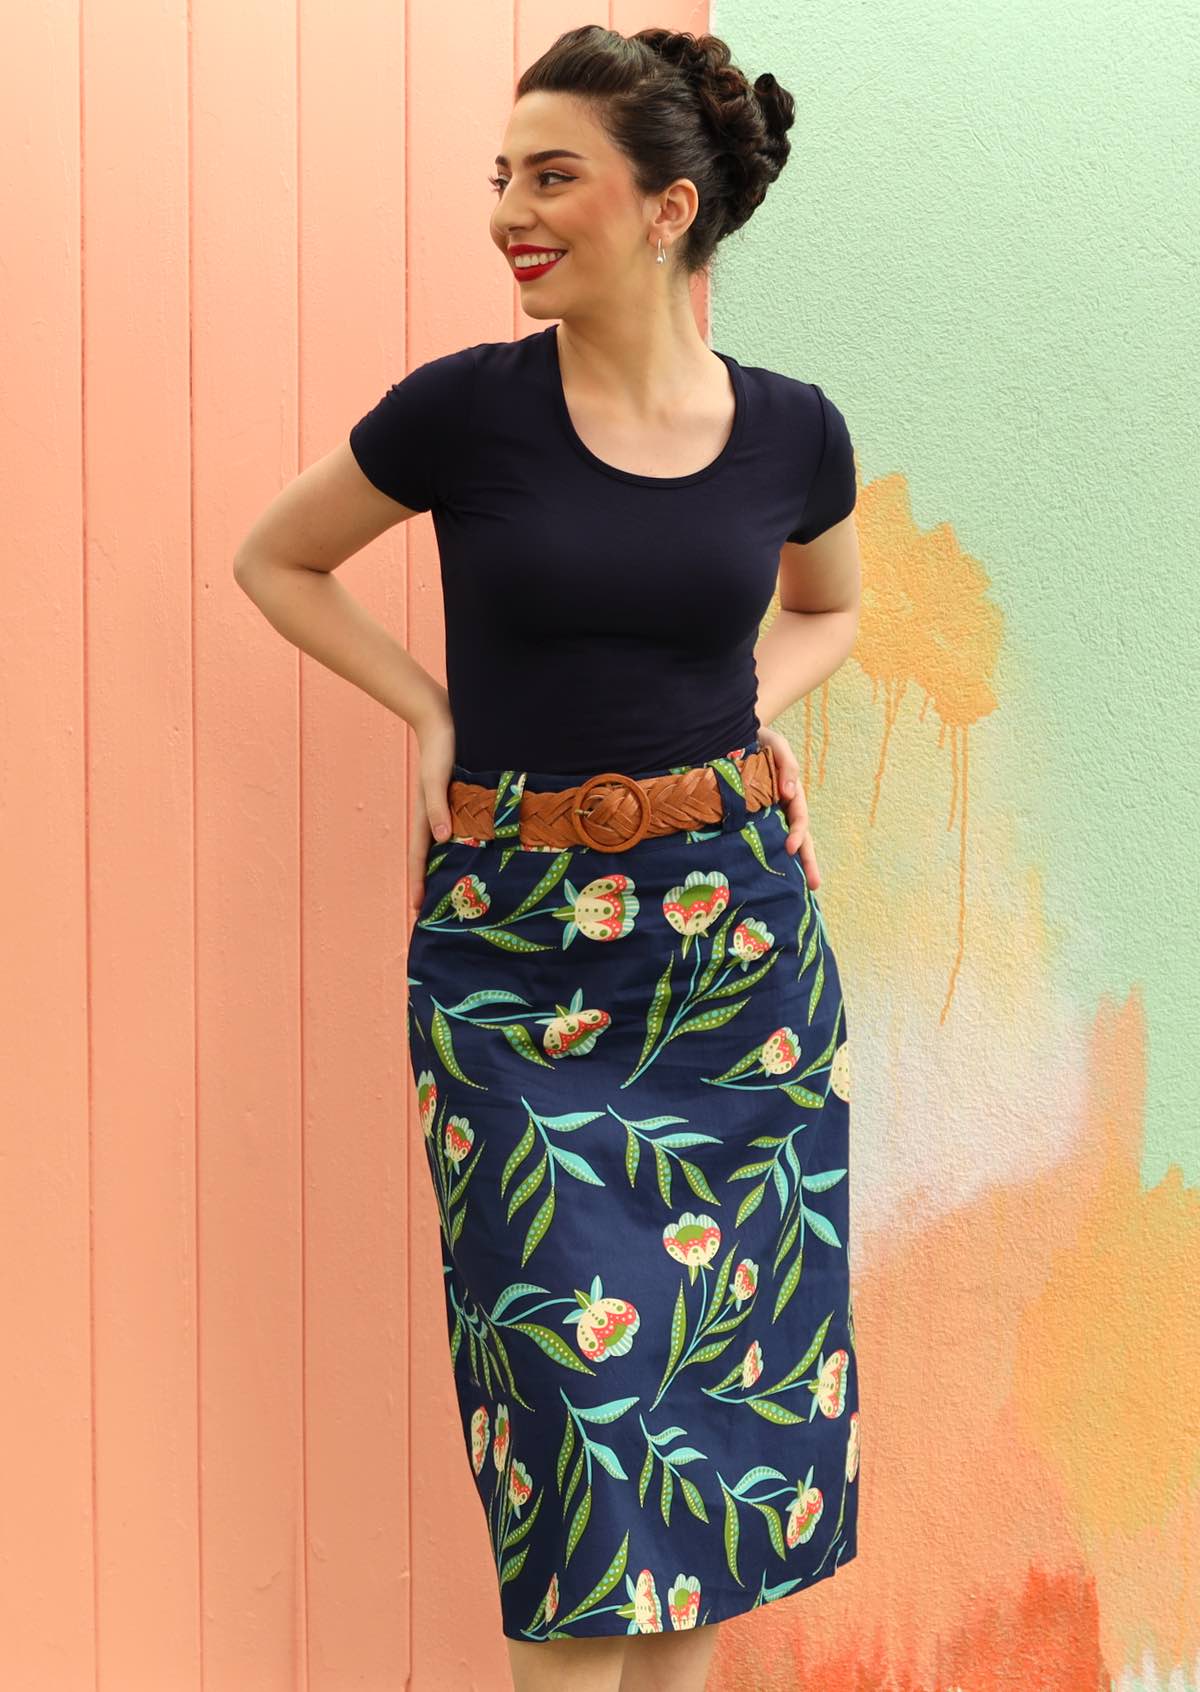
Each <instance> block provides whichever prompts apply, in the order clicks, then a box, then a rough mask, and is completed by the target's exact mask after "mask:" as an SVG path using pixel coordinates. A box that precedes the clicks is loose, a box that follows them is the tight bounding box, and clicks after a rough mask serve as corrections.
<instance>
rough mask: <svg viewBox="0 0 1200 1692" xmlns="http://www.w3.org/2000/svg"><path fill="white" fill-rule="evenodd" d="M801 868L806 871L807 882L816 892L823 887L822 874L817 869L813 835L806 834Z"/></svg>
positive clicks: (802, 847)
mask: <svg viewBox="0 0 1200 1692" xmlns="http://www.w3.org/2000/svg"><path fill="white" fill-rule="evenodd" d="M800 867H801V868H802V869H803V871H804V879H805V881H807V882H808V885H809V886H810V887H811V888H812V889H813V891H814V892H815V891H816V889H817V888H818V887H819V886H820V885H821V872H820V870H819V869H818V868H817V854H816V851H815V849H814V847H813V841H812V835H811V834H806V835H805V836H804V839H803V841H802V842H801V844H800Z"/></svg>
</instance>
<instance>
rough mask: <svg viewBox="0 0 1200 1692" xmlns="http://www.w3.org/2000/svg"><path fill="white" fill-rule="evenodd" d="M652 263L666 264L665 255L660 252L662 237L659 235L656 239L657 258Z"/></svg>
mask: <svg viewBox="0 0 1200 1692" xmlns="http://www.w3.org/2000/svg"><path fill="white" fill-rule="evenodd" d="M654 262H655V264H666V262H667V255H666V254H665V253H664V252H663V250H662V236H661V235H660V236H659V238H658V257H657V258H656V259H655V261H654Z"/></svg>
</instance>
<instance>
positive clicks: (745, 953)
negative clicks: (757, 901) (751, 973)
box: [729, 917, 775, 964]
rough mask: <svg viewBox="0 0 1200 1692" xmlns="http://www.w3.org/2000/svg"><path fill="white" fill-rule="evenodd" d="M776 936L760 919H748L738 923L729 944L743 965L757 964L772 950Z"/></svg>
mask: <svg viewBox="0 0 1200 1692" xmlns="http://www.w3.org/2000/svg"><path fill="white" fill-rule="evenodd" d="M774 944H775V936H774V935H773V934H772V933H771V930H770V929H769V928H768V927H767V925H766V923H765V922H763V921H762V920H761V919H760V918H759V917H746V918H744V919H743V920H742V921H741V922H739V923H738V925H737V927H736V928H735V929H734V931H733V937H732V939H731V940H730V942H729V950H730V951H731V952H732V953H733V955H734V957H735V958H737V959H739V960H740V962H742V963H743V964H752V963H757V962H758V960H759V958H761V957H762V956H764V954H765V953H767V952H769V951H770V950H771V947H772V946H773V945H774Z"/></svg>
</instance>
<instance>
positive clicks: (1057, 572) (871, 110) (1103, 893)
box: [710, 0, 1200, 1185]
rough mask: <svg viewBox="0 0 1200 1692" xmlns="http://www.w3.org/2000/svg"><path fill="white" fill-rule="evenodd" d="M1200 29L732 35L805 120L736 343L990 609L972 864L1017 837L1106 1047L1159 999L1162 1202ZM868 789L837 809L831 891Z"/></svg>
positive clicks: (716, 332)
mask: <svg viewBox="0 0 1200 1692" xmlns="http://www.w3.org/2000/svg"><path fill="white" fill-rule="evenodd" d="M1198 16H1200V14H1197V12H1196V11H1195V9H1194V8H1191V9H1189V8H1185V7H1182V6H1179V5H1172V4H1161V3H1160V4H1158V5H1156V6H1153V7H1151V8H1150V9H1147V8H1145V7H1144V6H1141V7H1135V6H1134V5H1133V3H1132V0H1124V3H1122V4H1118V5H1117V6H1116V7H1110V8H1104V9H1098V8H1096V7H1094V6H1091V5H1084V4H1081V3H1080V0H1065V3H1060V4H1058V5H1057V6H1056V7H1055V8H1053V10H1052V12H1051V13H1049V14H1047V12H1046V11H1045V10H1044V9H1043V8H1041V7H1035V6H1033V5H1020V4H1016V5H1011V4H1010V5H1005V6H1004V7H1000V6H992V7H984V8H982V9H981V8H980V7H979V6H978V4H977V3H976V4H967V3H965V0H950V3H949V4H946V5H943V6H939V7H938V8H936V9H934V10H930V9H929V8H928V7H925V6H919V5H905V4H897V5H892V6H889V7H887V8H879V7H863V6H847V7H836V8H834V7H829V8H821V9H819V10H818V9H815V8H813V9H807V10H805V9H801V10H797V9H796V8H794V7H793V6H791V5H788V4H785V3H782V0H724V3H723V4H718V5H717V6H716V7H715V8H714V12H713V16H712V21H711V26H710V27H711V28H712V29H713V30H714V32H715V33H717V34H719V35H722V36H724V37H725V39H727V40H728V41H729V42H730V45H731V47H732V49H733V56H734V60H735V62H736V63H738V64H739V65H741V67H742V68H743V69H744V70H745V71H746V73H747V75H748V76H750V78H751V79H753V78H754V76H756V75H757V74H758V73H759V72H760V71H761V70H763V69H767V68H769V69H770V70H772V71H773V72H774V73H775V75H776V76H777V77H778V78H779V80H780V81H781V82H782V83H783V84H784V86H785V87H787V88H789V89H790V90H791V92H792V93H793V94H794V96H795V98H796V103H797V117H796V123H795V126H794V128H793V129H792V131H791V133H790V139H791V141H792V144H793V151H792V156H791V158H790V160H789V162H788V164H787V166H786V168H785V170H784V172H783V175H782V176H781V177H780V179H779V181H778V183H777V184H776V185H775V186H774V187H773V188H772V189H771V190H770V192H769V194H768V196H767V199H766V201H765V202H764V204H763V205H762V206H761V207H760V208H759V209H758V211H757V212H756V213H755V214H754V216H753V217H752V218H751V220H750V222H749V223H748V224H747V225H746V227H745V229H744V230H743V231H742V232H741V233H740V234H739V235H736V236H734V237H732V238H731V239H729V240H727V241H726V242H725V243H724V244H723V246H722V247H721V249H720V250H719V254H718V260H717V264H716V266H715V268H714V274H713V311H712V319H713V343H714V345H716V346H718V347H721V348H723V349H728V350H730V351H733V352H735V353H736V354H737V356H739V357H740V358H742V360H743V361H744V362H749V363H759V364H765V365H769V366H771V367H773V368H776V369H781V370H785V371H788V372H789V373H791V374H794V375H797V376H801V377H804V378H806V379H809V380H815V381H818V382H820V384H821V385H822V387H823V388H825V390H826V392H827V393H829V394H830V396H831V397H832V398H834V399H835V400H836V401H837V403H838V404H839V405H840V406H841V408H842V410H843V411H844V413H845V415H846V417H847V420H848V421H849V423H850V426H851V429H852V432H853V434H854V437H855V444H856V452H857V456H858V463H859V476H860V484H866V483H869V482H870V481H871V480H872V479H873V478H876V477H882V476H885V475H889V474H894V473H899V474H900V475H901V476H903V478H905V480H906V482H907V487H908V492H909V497H910V499H911V504H912V515H913V519H914V521H915V523H916V525H917V526H918V527H919V528H921V529H928V528H931V527H932V526H933V525H935V524H938V523H941V522H949V523H950V524H951V525H952V526H953V529H954V532H955V534H956V536H957V538H958V541H959V544H960V545H961V547H962V548H963V549H964V550H965V551H966V552H967V553H969V554H970V555H972V556H973V557H974V558H975V559H977V560H978V561H979V563H980V564H981V565H982V568H983V570H984V572H985V573H986V575H987V577H988V578H989V579H990V589H989V594H990V598H991V599H992V600H994V601H995V602H996V603H997V604H998V605H999V607H1000V609H1001V612H1002V616H1003V624H1004V635H1003V644H1002V648H1001V654H1000V659H999V663H998V666H997V670H996V673H995V675H994V677H993V685H994V686H995V689H996V693H997V705H996V710H995V713H994V715H993V716H992V717H991V718H990V719H989V720H988V721H987V724H986V727H987V734H986V737H982V738H976V739H975V741H974V743H973V748H972V750H973V754H974V762H973V766H972V784H973V791H972V799H973V804H974V811H973V822H972V835H973V839H974V841H975V843H976V847H977V848H978V847H981V846H982V847H983V848H984V850H986V843H987V841H988V838H989V836H990V835H991V834H992V833H993V831H996V830H1000V831H1008V830H1009V829H1010V828H1011V829H1013V830H1015V847H1014V850H1015V857H1014V863H1015V864H1016V865H1021V864H1026V863H1027V864H1029V865H1032V866H1036V868H1037V869H1038V870H1039V871H1040V873H1041V875H1042V877H1043V878H1044V900H1045V913H1046V917H1047V919H1048V921H1049V923H1050V924H1051V928H1052V931H1053V934H1054V943H1053V948H1052V956H1051V960H1050V961H1051V964H1052V969H1053V982H1052V985H1053V988H1054V989H1055V990H1056V992H1057V993H1058V994H1059V995H1061V998H1062V999H1063V1000H1064V1001H1066V1002H1068V1003H1071V1004H1074V1005H1075V1006H1076V1007H1077V1009H1078V1011H1079V1013H1080V1016H1081V1017H1083V1018H1089V1019H1090V1017H1091V1015H1092V1013H1093V1011H1094V1009H1095V1006H1096V1005H1097V1003H1098V1001H1099V1000H1100V999H1101V998H1102V997H1103V996H1104V995H1106V994H1108V995H1115V996H1117V997H1118V998H1123V997H1124V996H1125V994H1126V993H1127V992H1128V991H1129V990H1130V989H1131V988H1134V987H1140V989H1141V991H1142V993H1143V994H1144V1000H1145V1011H1146V1016H1147V1022H1148V1070H1147V1077H1146V1086H1147V1095H1146V1102H1145V1142H1144V1152H1143V1157H1142V1178H1143V1181H1144V1182H1145V1184H1147V1185H1150V1184H1152V1183H1154V1182H1156V1181H1157V1180H1158V1179H1160V1178H1161V1176H1162V1174H1163V1172H1164V1170H1165V1169H1166V1168H1167V1167H1168V1166H1169V1165H1171V1164H1178V1165H1180V1166H1182V1169H1183V1170H1184V1172H1185V1177H1186V1179H1187V1180H1188V1181H1189V1182H1191V1183H1195V1182H1196V1180H1197V1178H1198V1177H1200V1132H1198V1128H1197V1116H1198V1110H1197V1090H1198V1089H1197V1051H1198V1049H1200V969H1198V968H1197V963H1196V954H1197V939H1198V936H1200V773H1198V766H1200V756H1198V752H1200V730H1198V726H1197V725H1200V686H1198V684H1197V671H1198V668H1200V642H1198V640H1197V633H1198V630H1200V589H1198V586H1197V584H1198V581H1200V564H1198V561H1197V535H1198V533H1200V498H1198V493H1200V450H1198V446H1197V439H1198V436H1197V421H1196V420H1197V409H1198V408H1197V397H1196V396H1197V386H1198V383H1200V359H1198V355H1197V348H1198V346H1200V312H1198V309H1197V300H1198V289H1197V257H1198V252H1200V243H1198V240H1197V234H1198V222H1200V217H1198V214H1200V192H1198V191H1197V171H1196V161H1197V157H1198V156H1200V146H1198V142H1200V122H1198V117H1200V111H1198V107H1200V101H1198V99H1197V78H1196V72H1195V66H1196V64H1197V63H1198V62H1200V25H1198V21H1197V20H1198ZM853 663H854V661H853V659H852V660H851V662H850V665H848V666H847V667H846V668H847V670H850V669H852V668H853ZM839 689H840V691H841V693H842V695H844V696H846V698H847V700H848V699H849V698H850V697H853V695H852V692H851V683H850V681H849V678H848V677H847V676H846V675H845V674H843V675H842V676H839V677H838V678H837V679H835V682H834V697H835V698H836V697H837V696H838V690H839ZM918 706H919V700H915V699H914V700H910V704H909V711H910V713H915V711H916V709H917V708H918ZM847 709H850V707H849V705H848V703H847V704H845V705H844V707H843V712H845V710H847ZM869 709H870V708H869V707H868V712H869ZM873 721H877V719H874V720H871V719H868V721H867V722H862V721H860V722H858V723H857V724H856V725H855V728H854V729H853V730H851V728H850V725H846V733H847V735H848V736H850V735H851V734H852V733H857V734H866V735H868V736H869V734H870V732H871V727H872V726H873ZM850 768H852V766H851V765H839V763H838V761H837V760H836V758H835V759H834V760H833V762H832V763H831V766H830V772H829V777H828V782H827V787H826V789H825V790H823V791H822V792H821V793H820V794H814V795H813V810H814V815H815V816H816V818H817V819H818V820H817V830H818V832H817V845H818V850H819V852H820V851H821V848H822V847H823V848H824V850H823V858H822V867H823V869H824V870H825V871H826V873H827V874H832V873H833V872H835V870H836V867H837V865H838V863H839V861H841V858H842V850H841V836H842V831H843V830H844V829H845V828H846V827H847V826H848V823H849V821H850V817H851V814H852V813H854V812H856V811H858V810H861V808H862V800H863V793H862V791H861V790H856V789H855V788H854V787H853V786H851V785H849V784H847V785H846V786H845V787H842V788H841V789H840V790H839V780H840V777H839V769H841V770H842V773H843V774H844V775H848V774H849V770H850ZM886 795H887V788H886V784H885V789H884V802H882V803H881V808H880V812H879V816H878V818H877V820H876V828H877V829H878V830H882V831H886V830H887V829H888V828H889V825H890V822H891V821H892V820H893V819H892V816H891V813H889V811H888V808H887V804H886ZM926 800H927V803H928V805H929V807H930V808H931V809H933V810H936V811H939V812H944V810H945V794H944V792H943V790H942V788H941V787H936V788H933V789H931V790H930V791H929V792H928V794H927V795H926ZM897 844H898V846H900V848H901V849H903V848H902V843H900V842H898V843H897ZM981 867H982V866H981ZM978 1033H979V1036H980V1038H981V1039H982V1038H983V1037H985V1035H987V1033H988V1030H986V1029H985V1028H980V1029H979V1030H978Z"/></svg>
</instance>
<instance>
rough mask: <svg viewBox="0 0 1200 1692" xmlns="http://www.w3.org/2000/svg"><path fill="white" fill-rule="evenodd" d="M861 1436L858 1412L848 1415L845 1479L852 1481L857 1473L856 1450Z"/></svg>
mask: <svg viewBox="0 0 1200 1692" xmlns="http://www.w3.org/2000/svg"><path fill="white" fill-rule="evenodd" d="M861 1442H862V1435H861V1434H860V1433H859V1430H858V1411H857V1410H854V1411H852V1412H851V1414H850V1438H849V1439H848V1440H847V1442H846V1479H847V1480H848V1481H852V1480H853V1479H854V1477H855V1475H856V1474H857V1473H858V1450H859V1446H860V1444H861Z"/></svg>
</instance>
